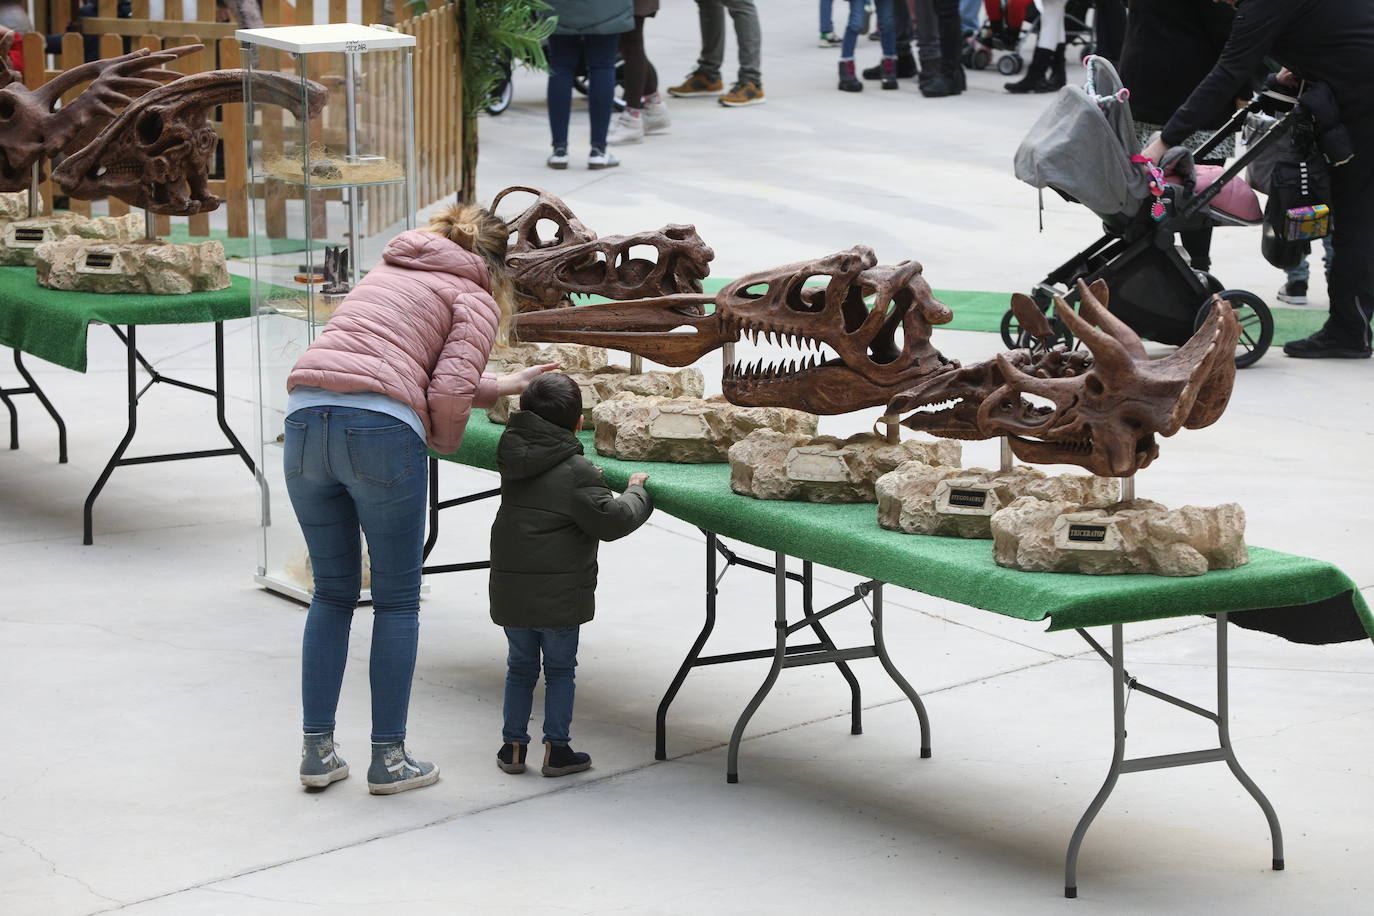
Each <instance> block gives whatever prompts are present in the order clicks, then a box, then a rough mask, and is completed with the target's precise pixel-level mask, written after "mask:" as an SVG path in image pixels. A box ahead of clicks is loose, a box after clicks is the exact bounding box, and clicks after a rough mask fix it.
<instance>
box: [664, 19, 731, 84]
mask: <svg viewBox="0 0 1374 916" xmlns="http://www.w3.org/2000/svg"><path fill="white" fill-rule="evenodd" d="M697 21H698V23H699V24H700V26H701V55H700V56H699V57H698V58H697V63H696V66H695V67H694V68H693V69H692V72H691V73H689V74H687V78H686V79H684V80H683V81H682V82H681V83H679V84H677V85H676V86H669V87H668V94H669V95H672V96H677V97H678V98H684V99H685V98H692V97H693V96H707V95H712V96H714V95H720V93H721V90H723V89H724V88H725V87H724V86H723V85H722V84H721V81H720V64H721V61H722V60H724V59H725V6H724V4H723V2H722V0H697Z"/></svg>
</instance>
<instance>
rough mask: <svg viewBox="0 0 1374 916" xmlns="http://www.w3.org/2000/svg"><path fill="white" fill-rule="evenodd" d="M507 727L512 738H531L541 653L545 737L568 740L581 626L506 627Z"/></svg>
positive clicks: (506, 732)
mask: <svg viewBox="0 0 1374 916" xmlns="http://www.w3.org/2000/svg"><path fill="white" fill-rule="evenodd" d="M505 630H506V643H507V645H508V646H509V650H510V651H509V654H508V655H507V656H506V701H505V708H504V712H505V719H506V724H505V727H504V728H502V729H501V737H502V738H503V739H504V740H505V742H506V743H507V744H529V743H530V733H529V724H530V710H531V709H532V708H533V707H534V685H535V684H536V683H537V682H538V681H539V668H540V656H541V655H542V656H543V668H544V740H545V741H547V742H548V743H549V744H561V745H565V746H566V745H567V743H568V740H569V739H568V730H569V729H570V728H571V727H572V714H573V692H574V685H573V671H574V670H575V669H576V668H577V637H578V633H579V631H580V630H581V627H559V628H557V629H552V628H546V627H539V628H537V629H536V628H533V627H506V628H505Z"/></svg>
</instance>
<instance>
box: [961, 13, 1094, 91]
mask: <svg viewBox="0 0 1374 916" xmlns="http://www.w3.org/2000/svg"><path fill="white" fill-rule="evenodd" d="M1090 6H1091V3H1090V2H1089V0H1070V2H1069V3H1068V4H1067V6H1066V7H1065V10H1064V32H1065V37H1066V38H1067V42H1066V43H1067V44H1068V45H1069V46H1071V47H1072V46H1081V48H1080V53H1079V55H1078V56H1079V57H1080V58H1081V57H1086V56H1088V55H1089V54H1091V53H1092V49H1093V30H1092V27H1091V26H1090V25H1088V9H1089V7H1090ZM983 9H984V11H985V12H986V13H987V19H986V20H984V22H983V27H982V28H981V29H980V30H979V31H978V32H977V33H976V34H974V35H970V36H969V37H968V41H967V44H966V47H965V48H964V53H963V61H964V66H965V67H968V68H969V69H970V70H985V69H987V66H988V64H990V63H992V60H993V57H994V56H996V57H997V72H998V73H1000V74H1002V75H1003V76H1015V75H1016V74H1018V73H1020V72H1021V70H1022V69H1023V68H1024V67H1025V65H1026V62H1025V58H1023V57H1022V56H1021V45H1022V43H1023V42H1024V41H1025V40H1026V39H1027V38H1028V37H1029V36H1032V35H1035V34H1036V33H1037V32H1038V31H1039V29H1040V24H1039V23H1040V11H1039V9H1038V7H1036V6H1033V5H1032V4H1031V0H983ZM999 52H1001V53H1000V56H999Z"/></svg>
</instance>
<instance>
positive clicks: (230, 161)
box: [23, 0, 462, 238]
mask: <svg viewBox="0 0 1374 916" xmlns="http://www.w3.org/2000/svg"><path fill="white" fill-rule="evenodd" d="M117 2H118V0H100V12H101V14H102V15H101V16H100V17H94V18H92V17H88V18H86V19H83V20H82V25H83V26H84V28H85V29H86V34H87V35H91V34H98V38H97V39H96V41H97V42H98V48H99V55H98V56H99V57H101V58H110V57H118V56H119V55H120V54H123V53H125V47H126V45H127V46H128V47H130V48H149V49H152V50H160V49H162V48H171V47H176V46H177V45H186V44H204V45H205V48H204V50H202V51H198V52H196V53H195V54H191V55H188V56H186V57H183V58H180V59H178V60H177V61H175V62H173V63H172V64H171V65H170V69H173V70H176V71H177V72H180V73H198V72H201V71H205V70H215V69H231V68H236V67H240V66H242V62H241V56H240V49H239V44H238V42H237V41H236V40H235V39H234V38H233V37H232V36H233V32H234V29H235V28H236V26H235V25H234V24H232V23H216V22H214V21H213V19H214V16H215V3H214V0H184V8H183V15H185V16H188V17H190V16H196V17H199V18H196V19H191V18H187V19H184V20H170V21H168V20H162V21H152V20H148V19H147V18H146V16H147V12H148V0H134V18H132V19H117V18H115V12H114V10H115V6H116V3H117ZM399 2H400V0H398V3H399ZM176 5H177V0H167V7H168V13H169V16H170V14H172V13H174V12H175V11H176ZM380 8H381V0H364V2H363V16H362V19H363V21H364V22H376V21H378V15H379V13H380ZM65 9H69V7H68V5H67V4H65V3H54V4H52V8H51V9H50V10H49V14H50V15H56V13H58V12H59V11H61V10H65ZM312 10H313V7H312V5H310V4H306V5H304V6H303V7H302V8H301V9H300V10H296V9H293V8H292V7H291V5H290V4H288V3H285V2H283V0H264V2H263V17H264V20H265V21H266V22H267V23H268V24H269V25H293V24H308V23H310V21H311V19H312ZM329 12H330V21H333V22H342V21H346V13H347V4H346V3H345V2H344V0H330V4H329ZM106 13H108V16H106V15H105V14H106ZM140 13H142V14H143V17H144V18H140ZM63 25H65V23H63ZM106 27H108V30H106V31H104V32H103V33H98V32H97V31H96V30H97V28H100V29H105V28H106ZM398 29H399V30H400V31H402V32H405V33H407V34H411V35H415V36H416V48H415V61H414V77H413V79H414V102H415V128H416V130H415V151H416V162H415V163H414V169H413V172H412V175H413V180H414V181H415V183H416V191H417V194H416V199H417V200H418V202H419V204H420V205H421V206H424V205H427V204H429V203H432V202H434V201H436V200H439V199H440V198H442V197H444V196H446V195H448V194H450V193H452V192H453V191H454V190H456V188H457V186H458V182H459V174H460V162H461V149H462V143H461V135H462V122H461V118H462V112H461V102H460V99H461V96H460V91H461V84H460V80H461V75H460V72H461V67H460V66H459V60H460V56H459V49H458V33H457V24H456V22H455V21H454V16H453V13H452V10H451V9H449V8H448V7H446V6H445V7H441V8H439V9H436V10H432V11H431V12H429V13H425V14H423V15H421V16H417V17H414V18H411V19H408V20H406V21H403V22H402V23H400V25H399V26H398ZM23 44H24V83H25V85H26V86H28V87H30V88H34V87H37V86H40V85H42V84H43V83H45V82H47V81H48V80H50V79H52V78H53V77H54V76H56V75H57V74H59V73H61V72H63V71H65V70H68V69H70V68H72V67H75V66H79V65H80V64H81V63H83V62H84V61H85V44H84V39H83V36H82V35H81V34H77V33H75V32H69V33H66V34H64V35H63V36H62V50H61V53H60V54H58V55H55V56H52V58H51V61H52V63H51V64H49V59H50V58H49V57H48V56H47V55H45V53H44V50H45V49H44V39H43V36H42V35H41V34H35V33H29V34H26V35H25V36H24V37H23ZM311 58H312V60H311V61H310V66H311V68H312V70H311V72H310V73H309V74H308V75H309V76H310V77H311V78H312V79H316V80H320V81H322V82H324V83H325V84H326V85H328V86H330V88H331V103H332V104H330V105H327V106H326V108H325V111H324V114H323V115H322V117H321V118H320V119H318V120H317V121H316V122H314V123H312V124H311V126H310V129H309V130H310V134H309V136H310V140H311V141H312V142H318V143H321V144H323V145H326V146H329V147H332V148H335V149H338V148H341V146H342V144H343V141H344V138H343V133H344V121H345V111H344V106H343V104H342V95H343V93H342V91H339V92H337V93H336V92H334V91H332V90H334V89H335V88H338V87H341V85H342V81H343V78H342V73H343V56H342V55H341V54H329V55H311ZM258 66H259V67H260V68H262V69H271V70H280V71H281V72H286V73H290V72H294V64H293V63H292V61H291V60H290V56H289V55H287V54H284V53H280V52H275V51H271V50H270V49H261V50H260V58H259V61H258ZM80 88H84V87H78V89H77V90H76V91H73V92H71V93H69V94H68V95H67V96H66V97H64V99H63V101H64V102H66V101H69V100H70V99H71V98H72V97H74V96H75V95H77V94H78V92H79V89H80ZM336 97H337V102H336ZM401 97H402V87H401V86H400V85H396V86H391V85H389V84H384V85H380V86H377V87H375V90H374V91H372V92H369V93H367V94H365V96H364V97H363V98H362V100H361V104H362V116H363V117H364V118H365V119H371V120H372V121H373V125H374V132H375V133H376V134H377V136H379V137H380V138H381V142H382V144H383V145H382V148H381V149H379V150H377V151H378V152H380V153H382V154H384V155H386V156H388V158H391V159H393V161H397V162H399V161H403V156H404V149H403V147H402V130H401V110H402V109H401V105H400V101H401ZM244 110H245V109H244V107H243V106H242V105H229V106H224V107H223V108H221V109H219V110H218V113H219V114H220V115H221V116H222V120H216V121H212V123H213V124H214V126H215V128H216V130H217V131H218V133H219V135H220V140H221V143H220V150H219V151H218V155H217V157H216V161H217V162H219V163H222V168H221V169H220V170H219V171H218V172H217V173H216V174H212V176H211V181H210V191H211V193H213V194H216V195H217V196H219V197H222V198H224V201H225V202H224V204H223V206H222V207H221V210H222V211H223V212H224V214H225V219H226V221H227V229H228V234H229V236H230V237H233V238H245V237H247V236H248V234H249V231H250V226H249V211H248V198H247V195H248V194H249V193H256V194H263V193H265V195H266V206H265V207H264V210H265V212H266V218H267V221H268V227H269V233H276V234H277V237H281V233H283V232H284V227H285V222H286V201H287V200H288V199H290V198H292V197H297V198H299V196H300V194H299V191H293V190H292V189H289V188H286V189H283V188H281V187H269V188H268V189H267V191H266V192H263V191H261V190H259V189H255V188H250V187H248V181H247V177H248V168H247V157H246V145H245V125H244V122H243V117H244ZM258 119H259V123H258V124H257V125H255V127H256V128H257V133H258V135H259V136H261V137H263V138H265V139H267V140H268V141H269V142H273V143H275V142H276V141H278V140H279V139H280V138H281V136H282V131H284V130H286V129H287V123H288V122H289V121H290V116H289V115H287V114H286V113H285V112H284V111H282V110H281V109H279V108H273V107H270V106H263V107H261V108H259V109H258ZM377 124H381V125H383V128H382V129H381V130H380V131H377V130H375V126H376V125H377ZM271 184H272V185H273V186H277V185H278V184H279V183H277V182H272V183H271ZM42 193H43V196H44V198H45V199H46V200H49V201H50V200H52V199H53V193H54V187H53V185H52V183H51V181H46V182H44V185H43V187H42ZM59 193H60V192H59ZM316 197H317V198H318V204H317V207H318V208H323V206H324V205H325V201H327V200H340V199H342V193H341V192H340V191H338V190H328V191H325V192H323V193H322V194H317V195H316ZM367 201H368V207H367V231H368V232H369V233H372V232H376V231H378V230H380V229H382V228H384V227H386V226H389V225H391V224H393V223H395V222H397V221H399V220H400V219H402V218H403V217H404V216H405V210H406V207H407V206H408V204H407V202H406V201H405V199H404V195H403V194H402V193H401V191H400V190H399V189H397V188H379V189H374V190H372V191H370V192H368V194H367ZM91 203H92V202H91V201H83V200H75V199H73V200H71V202H70V206H71V209H72V210H74V211H76V212H79V213H85V214H89V213H90V212H91ZM108 204H109V211H110V213H111V214H112V215H120V214H124V213H127V212H128V211H129V206H128V205H127V204H125V203H124V202H123V201H120V200H117V199H114V198H111V199H110V200H109V201H108ZM313 218H315V219H317V220H322V219H323V210H322V209H319V210H318V211H317V212H316V213H315V214H313ZM177 219H180V218H179V217H178V218H177ZM185 219H186V222H187V224H188V226H187V228H188V231H189V234H190V235H192V236H196V237H204V236H206V235H208V234H209V231H210V215H209V214H197V215H195V216H190V217H186V218H185ZM171 220H172V218H171V217H166V216H159V217H158V227H157V228H158V232H159V233H167V232H169V231H170V227H171Z"/></svg>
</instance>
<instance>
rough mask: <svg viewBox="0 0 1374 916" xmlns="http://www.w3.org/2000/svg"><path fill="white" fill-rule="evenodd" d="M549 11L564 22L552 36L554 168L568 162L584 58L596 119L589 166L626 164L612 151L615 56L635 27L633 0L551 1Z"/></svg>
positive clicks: (551, 162) (589, 103)
mask: <svg viewBox="0 0 1374 916" xmlns="http://www.w3.org/2000/svg"><path fill="white" fill-rule="evenodd" d="M549 2H550V5H551V6H552V7H553V8H552V10H550V12H549V15H551V16H557V17H558V27H557V28H556V29H555V30H554V33H553V34H552V35H550V36H549V47H548V58H549V88H548V96H547V99H548V107H549V132H550V133H551V134H552V135H553V152H552V153H551V154H550V155H549V158H548V166H549V168H551V169H566V168H567V167H568V121H569V119H570V118H571V117H572V91H573V75H574V74H575V73H576V71H577V62H578V58H585V59H586V62H587V111H588V114H589V116H590V120H591V147H592V148H591V152H590V153H589V154H588V156H587V168H589V169H609V168H614V167H615V166H617V165H620V159H618V158H617V157H616V155H615V154H614V153H609V152H607V151H606V141H607V133H608V132H609V130H610V126H611V108H612V107H613V106H614V101H615V56H616V50H617V48H618V47H619V44H620V35H621V33H622V32H628V31H630V30H631V29H633V28H634V27H635V17H634V2H633V0H549Z"/></svg>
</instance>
